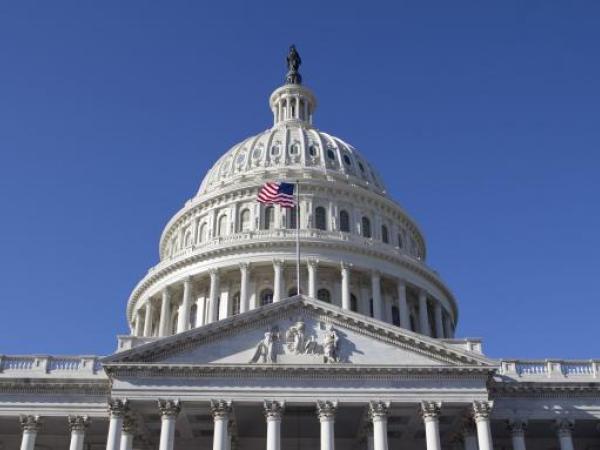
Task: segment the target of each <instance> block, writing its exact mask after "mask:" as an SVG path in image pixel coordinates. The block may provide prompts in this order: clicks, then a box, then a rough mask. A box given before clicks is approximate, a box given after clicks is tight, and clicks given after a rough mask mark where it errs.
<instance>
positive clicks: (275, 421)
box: [264, 400, 284, 450]
mask: <svg viewBox="0 0 600 450" xmlns="http://www.w3.org/2000/svg"><path fill="white" fill-rule="evenodd" d="M264 407H265V417H266V419H267V450H280V449H281V417H282V415H283V408H284V403H283V402H276V401H267V400H265V405H264Z"/></svg>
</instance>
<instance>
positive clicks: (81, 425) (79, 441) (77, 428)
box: [67, 416, 90, 450]
mask: <svg viewBox="0 0 600 450" xmlns="http://www.w3.org/2000/svg"><path fill="white" fill-rule="evenodd" d="M67 422H68V424H69V431H70V432H71V443H70V445H69V450H83V442H84V440H85V430H86V428H87V427H88V426H89V425H90V419H89V418H88V416H69V417H67Z"/></svg>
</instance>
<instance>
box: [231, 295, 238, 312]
mask: <svg viewBox="0 0 600 450" xmlns="http://www.w3.org/2000/svg"><path fill="white" fill-rule="evenodd" d="M232 300H233V301H232V304H231V314H232V315H233V316H236V315H238V314H239V313H240V293H239V292H236V293H235V294H234V296H233V299H232Z"/></svg>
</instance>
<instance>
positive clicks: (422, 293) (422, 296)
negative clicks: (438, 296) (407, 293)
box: [419, 287, 428, 300]
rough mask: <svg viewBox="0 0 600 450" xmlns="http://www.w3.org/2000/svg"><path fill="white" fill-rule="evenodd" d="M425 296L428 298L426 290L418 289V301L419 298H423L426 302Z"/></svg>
mask: <svg viewBox="0 0 600 450" xmlns="http://www.w3.org/2000/svg"><path fill="white" fill-rule="evenodd" d="M427 296H428V292H427V289H425V288H422V287H420V288H419V300H420V299H421V298H424V299H425V300H427Z"/></svg>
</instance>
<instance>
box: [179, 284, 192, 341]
mask: <svg viewBox="0 0 600 450" xmlns="http://www.w3.org/2000/svg"><path fill="white" fill-rule="evenodd" d="M191 309H192V278H191V277H187V278H186V279H185V280H183V298H182V299H181V306H180V307H179V314H178V315H177V332H178V333H183V332H184V331H186V330H189V328H190V311H191Z"/></svg>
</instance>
